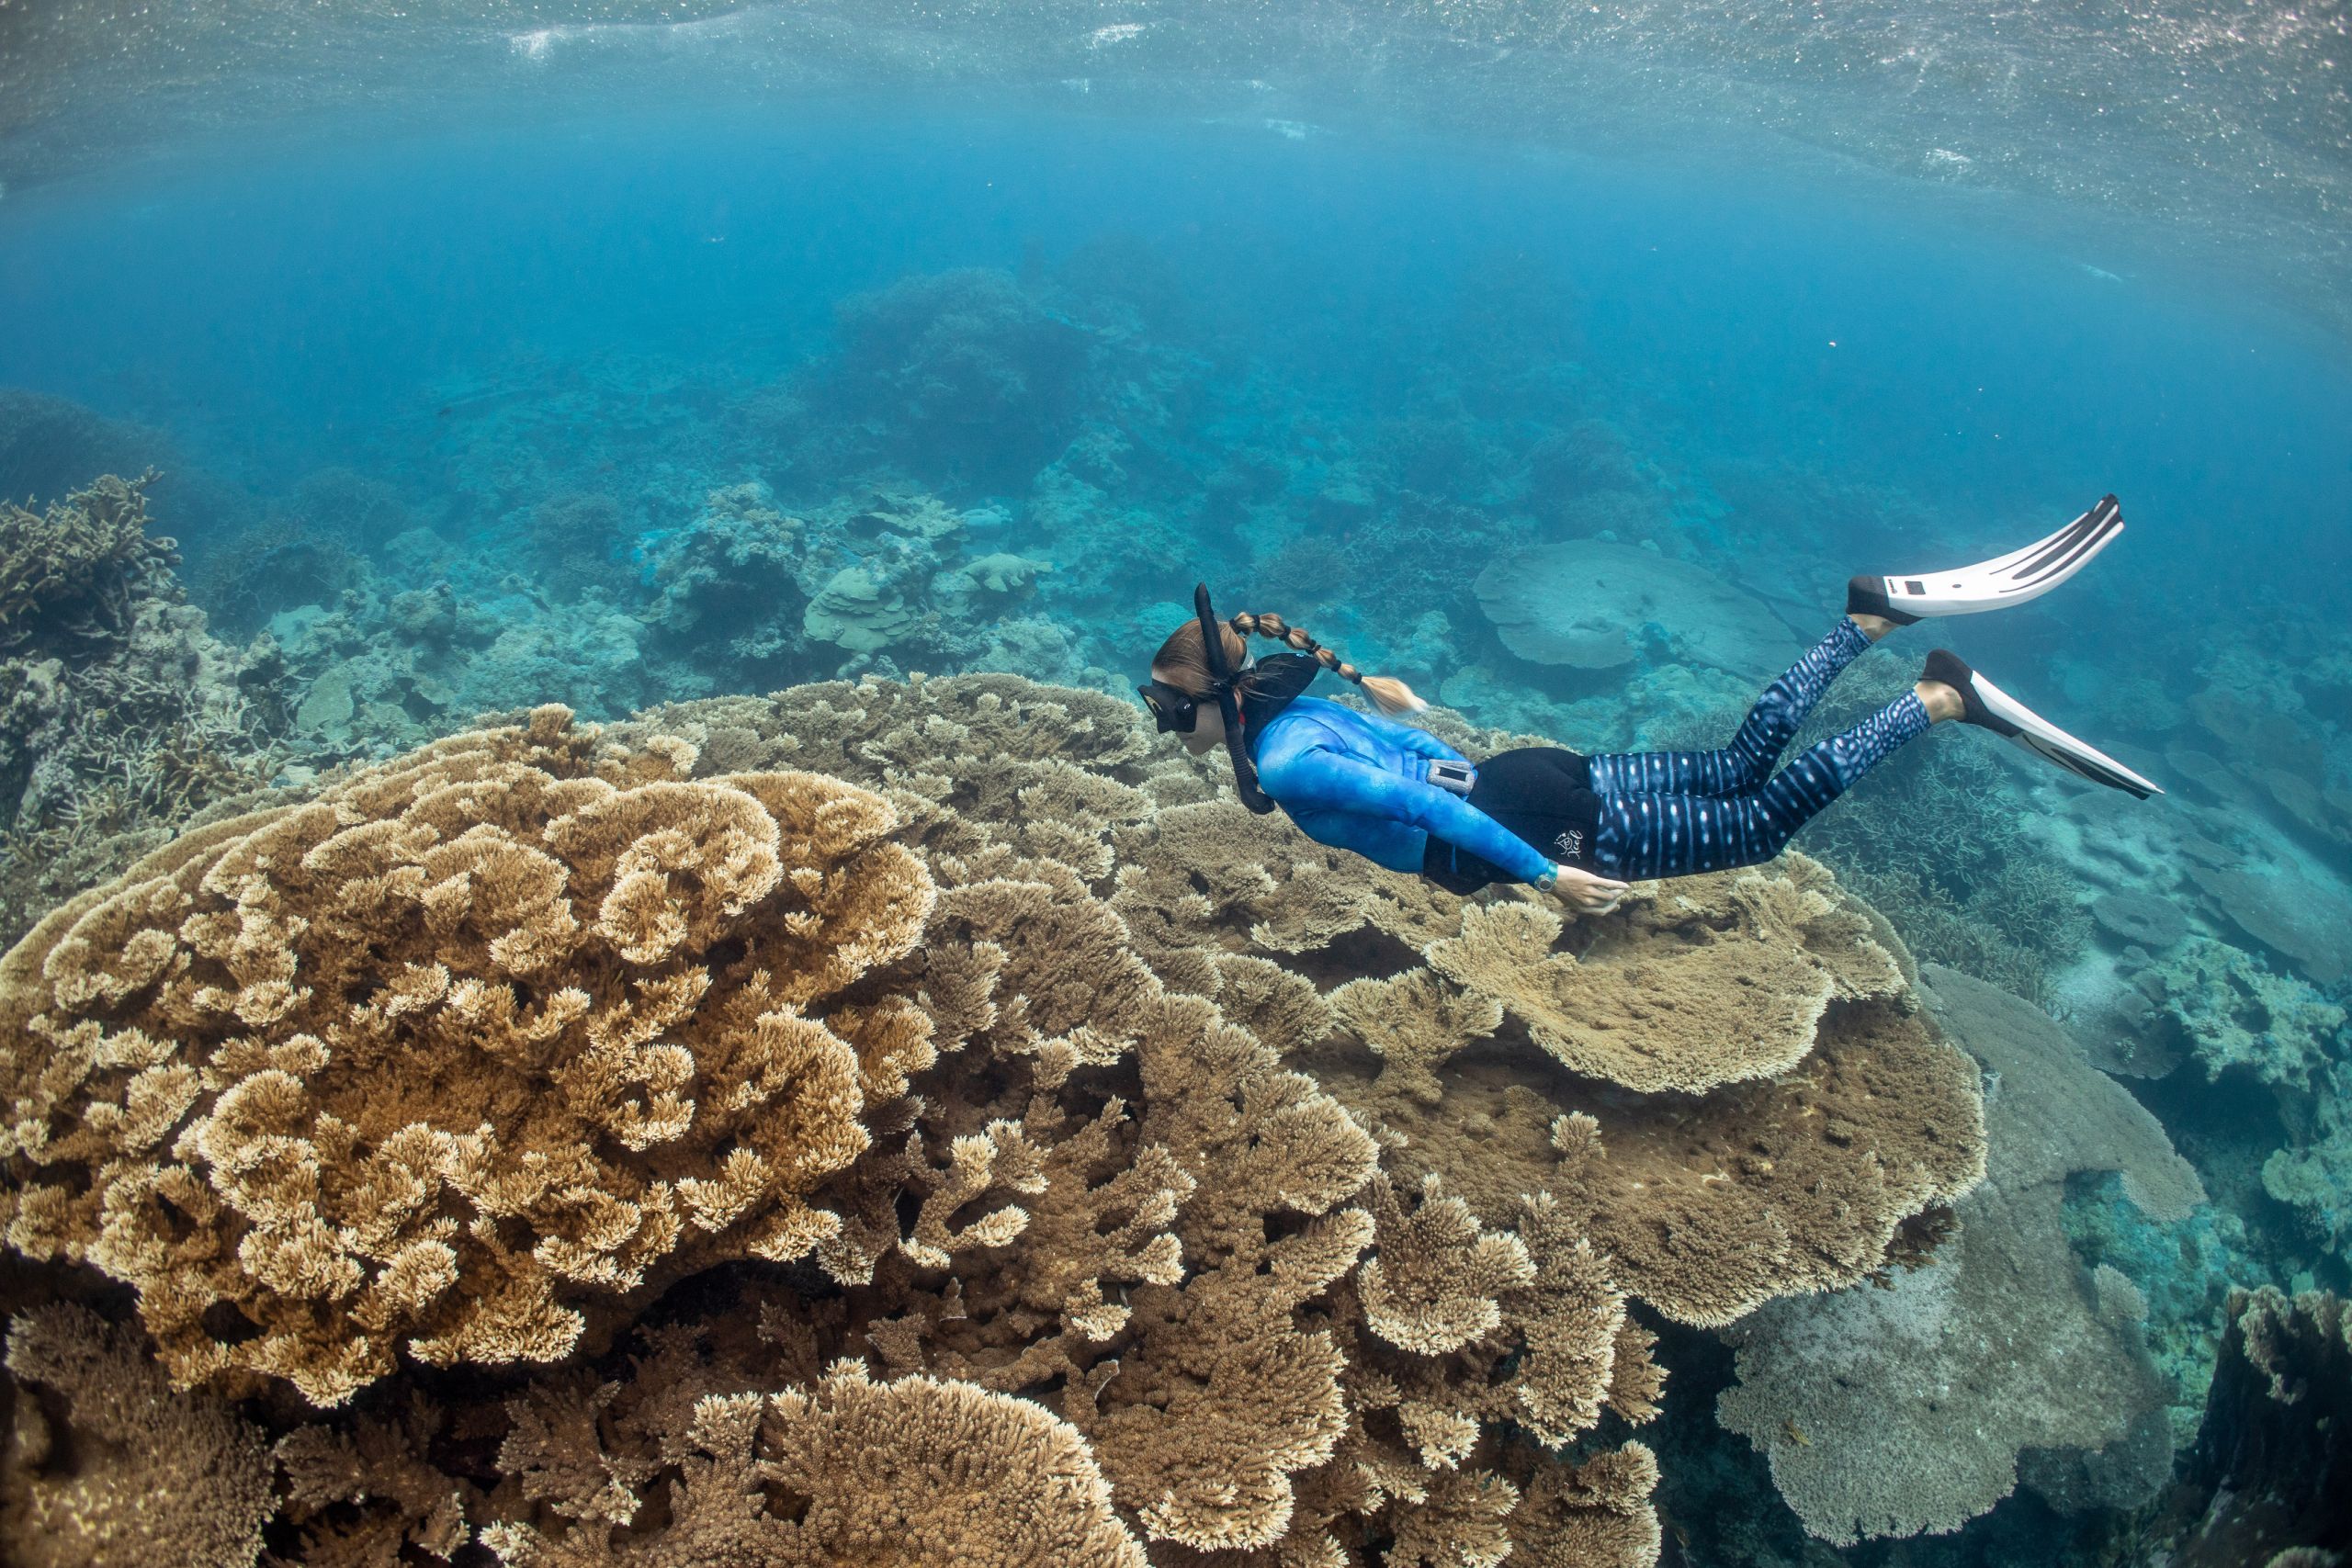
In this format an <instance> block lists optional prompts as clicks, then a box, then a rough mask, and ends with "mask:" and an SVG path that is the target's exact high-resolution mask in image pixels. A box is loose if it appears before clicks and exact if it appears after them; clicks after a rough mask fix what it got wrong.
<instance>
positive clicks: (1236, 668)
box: [1137, 495, 2163, 914]
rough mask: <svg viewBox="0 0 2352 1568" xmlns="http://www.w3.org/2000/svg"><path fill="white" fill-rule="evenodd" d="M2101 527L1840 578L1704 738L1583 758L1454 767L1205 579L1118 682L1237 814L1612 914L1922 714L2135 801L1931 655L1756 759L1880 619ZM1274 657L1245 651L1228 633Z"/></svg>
mask: <svg viewBox="0 0 2352 1568" xmlns="http://www.w3.org/2000/svg"><path fill="white" fill-rule="evenodd" d="M2122 531H2123V516H2122V512H2121V509H2120V507H2119V506H2118V504H2117V502H2116V500H2115V497H2113V496H2111V495H2110V496H2108V497H2107V498H2105V499H2104V500H2102V501H2101V502H2099V503H2098V505H2097V506H2094V507H2092V508H2091V509H2090V510H2089V511H2088V512H2086V513H2083V514H2082V515H2081V516H2080V517H2077V518H2075V521H2074V522H2072V523H2070V524H2068V525H2066V526H2065V527H2064V528H2061V529H2060V530H2058V532H2056V533H2054V534H2052V535H2051V536H2049V537H2048V538H2046V539H2041V540H2037V541H2036V542H2035V543H2033V544H2031V545H2029V546H2027V547H2025V548H2023V549H2021V550H2014V551H2012V552H2010V553H2009V554H2007V555H2006V556H2002V557H1999V558H1996V559H1994V560H1989V561H1983V562H1979V563H1978V564H1977V565H1975V566H1970V567H1962V568H1960V569H1959V570H1952V571H1943V572H1922V573H1919V574H1917V575H1914V576H1906V577H1857V578H1855V579H1853V580H1852V581H1850V582H1849V583H1848V584H1847V590H1846V615H1845V618H1843V619H1842V620H1840V621H1839V622H1838V626H1837V628H1836V629H1835V630H1833V631H1832V632H1830V634H1829V635H1828V636H1827V637H1824V638H1822V640H1821V641H1820V642H1819V643H1818V644H1817V645H1815V648H1814V649H1812V651H1810V652H1808V653H1807V654H1805V655H1804V658H1802V659H1800V660H1797V662H1796V663H1795V665H1794V666H1793V667H1792V668H1791V669H1790V671H1788V673H1786V674H1785V675H1782V676H1781V678H1780V679H1779V680H1777V681H1775V682H1772V683H1771V684H1770V686H1768V687H1766V688H1765V690H1764V694H1763V695H1762V696H1760V697H1758V699H1757V701H1756V705H1755V707H1754V708H1753V709H1751V710H1750V711H1749V713H1748V715H1747V722H1746V723H1744V724H1742V725H1741V726H1740V727H1739V733H1738V734H1737V735H1736V736H1734V737H1733V738H1732V741H1731V744H1730V745H1728V746H1725V747H1724V748H1723V749H1721V750H1714V751H1642V752H1626V753H1620V754H1613V755H1604V756H1597V757H1587V756H1583V755H1580V754H1579V753H1577V752H1575V751H1570V750H1564V749H1561V748H1558V747H1551V746H1535V747H1527V748H1523V749H1521V750H1514V751H1505V752H1502V753H1500V754H1499V755H1497V756H1493V757H1489V758H1487V760H1486V761H1483V762H1479V763H1476V764H1475V765H1474V764H1472V763H1471V762H1470V761H1468V760H1467V759H1465V758H1464V757H1463V755H1462V754H1461V753H1460V752H1458V751H1456V750H1453V747H1451V746H1448V745H1447V744H1446V743H1445V742H1444V741H1442V740H1440V739H1438V738H1437V737H1436V736H1434V735H1431V734H1430V733H1429V732H1428V731H1426V730H1420V729H1415V728H1411V727H1409V726H1408V725H1403V724H1398V723H1397V722H1396V721H1395V719H1394V717H1392V716H1393V715H1397V714H1402V713H1411V712H1416V711H1419V709H1421V708H1423V707H1426V706H1427V704H1426V703H1424V702H1422V701H1421V699H1420V698H1419V697H1417V696H1415V695H1414V694H1413V692H1412V689H1411V688H1410V687H1408V686H1407V685H1406V684H1405V683H1404V682H1401V681H1395V680H1388V679H1385V678H1383V677H1379V676H1368V675H1365V674H1363V672H1362V671H1358V670H1357V669H1356V668H1355V666H1353V665H1352V664H1349V663H1347V662H1345V661H1344V660H1341V659H1340V657H1339V656H1338V655H1337V654H1335V653H1333V652H1332V651H1331V650H1330V649H1327V648H1324V647H1321V646H1320V645H1318V644H1317V642H1316V641H1315V639H1314V638H1313V637H1308V636H1307V635H1306V632H1304V631H1302V630H1300V629H1299V628H1297V627H1295V626H1289V625H1287V624H1286V623H1284V621H1283V618H1282V617H1281V616H1279V615H1236V616H1234V617H1233V618H1232V619H1230V620H1228V621H1226V622H1223V623H1219V622H1218V621H1217V619H1216V616H1215V615H1214V614H1213V613H1212V612H1211V610H1210V608H1209V596H1208V589H1207V587H1206V585H1205V584H1204V585H1203V586H1202V587H1201V588H1199V589H1198V590H1196V591H1195V592H1194V594H1193V608H1194V610H1195V612H1196V615H1195V618H1194V619H1193V620H1192V621H1189V622H1187V623H1185V624H1184V625H1183V626H1180V627H1178V628H1177V629H1176V631H1175V633H1174V634H1173V635H1172V636H1170V637H1169V638H1168V640H1167V641H1166V642H1165V643H1162V644H1161V645H1160V649H1159V653H1158V654H1157V655H1156V656H1154V658H1153V659H1152V661H1151V681H1150V682H1149V684H1148V685H1144V686H1141V687H1138V688H1137V691H1138V692H1139V693H1140V694H1142V696H1143V699H1144V702H1145V703H1146V704H1147V705H1148V706H1149V707H1150V709H1151V711H1152V715H1153V716H1154V717H1155V718H1156V719H1157V720H1158V722H1159V728H1160V730H1161V732H1162V733H1166V732H1168V731H1170V730H1173V731H1175V732H1176V733H1178V734H1180V735H1182V737H1183V740H1184V744H1185V746H1186V747H1187V748H1188V749H1189V750H1192V751H1193V752H1194V753H1196V754H1198V753H1202V752H1205V751H1207V750H1210V749H1211V748H1213V747H1215V746H1216V745H1218V744H1220V743H1222V744H1223V745H1224V746H1225V747H1226V749H1227V752H1228V753H1229V754H1230V755H1231V757H1232V761H1233V771H1234V782H1235V784H1236V787H1237V788H1238V790H1239V791H1240V794H1241V798H1242V800H1243V802H1244V803H1245V804H1247V805H1248V806H1249V807H1250V809H1251V810H1253V811H1259V812H1265V811H1271V810H1272V809H1273V808H1274V807H1277V806H1279V807H1282V808H1283V811H1284V812H1285V813H1286V814H1287V815H1288V816H1289V817H1290V818H1291V820H1292V821H1294V822H1295V823H1296V824H1298V826H1299V827H1300V828H1301V829H1303V830H1304V831H1305V832H1306V835H1307V836H1308V837H1309V838H1311V839H1314V840H1317V842H1318V843H1324V844H1329V845H1331V846H1332V847H1334V848H1336V849H1344V850H1352V851H1354V852H1357V853H1359V854H1362V855H1364V856H1367V857H1368V858H1370V859H1372V860H1374V861H1375V862H1377V863H1380V864H1382V865H1385V866H1386V867H1388V868H1389V869H1390V870H1392V871H1403V872H1418V873H1420V874H1423V875H1426V876H1428V877H1429V878H1430V880H1432V881H1434V882H1436V883H1437V884H1439V885H1440V886H1443V887H1447V888H1450V889H1452V890H1453V891H1454V892H1457V893H1468V892H1472V891H1475V890H1476V889H1477V888H1479V887H1482V886H1486V885H1487V884H1488V883H1493V882H1524V883H1529V884H1532V886H1536V887H1539V888H1542V889H1543V890H1544V891H1545V892H1548V893H1554V894H1556V895H1557V896H1558V897H1560V898H1561V899H1562V900H1563V901H1565V902H1566V904H1567V905H1568V906H1569V907H1570V908H1573V909H1576V910H1577V911H1579V912H1581V913H1587V914H1600V913H1606V912H1607V911H1608V910H1610V909H1612V908H1616V906H1617V902H1618V900H1619V899H1621V898H1622V897H1624V894H1625V890H1626V886H1627V884H1628V883H1629V882H1630V881H1632V880H1634V879H1635V878H1647V877H1657V876H1674V875H1679V874H1684V873H1688V872H1700V871H1723V870H1725V869H1727V868H1729V867H1732V866H1739V865H1753V864H1755V863H1758V862H1760V861H1766V860H1770V858H1771V857H1772V856H1774V855H1776V854H1778V853H1780V852H1781V849H1782V848H1783V847H1784V846H1785V845H1786V844H1787V843H1788V841H1789V840H1790V839H1791V837H1792V836H1793V835H1794V834H1795V832H1796V830H1797V829H1799V828H1801V827H1803V826H1804V823H1805V822H1806V821H1807V820H1808V819H1809V818H1812V817H1813V816H1814V814H1815V813H1816V812H1818V811H1819V810H1821V808H1822V807H1826V806H1827V805H1828V804H1829V803H1830V802H1831V801H1833V800H1835V799H1837V798H1838V795H1842V794H1844V793H1845V791H1846V790H1847V789H1848V788H1849V787H1850V786H1851V785H1852V784H1853V783H1854V781H1855V780H1856V779H1858V778H1860V777H1861V775H1862V774H1863V773H1867V772H1869V771H1870V769H1871V767H1872V766H1873V765H1874V764H1876V763H1877V762H1879V761H1881V760H1883V758H1885V757H1887V756H1889V755H1891V754H1893V752H1894V750H1896V749H1897V748H1898V747H1900V746H1901V745H1902V744H1903V743H1904V742H1905V741H1906V740H1908V739H1911V738H1912V737H1913V736H1915V735H1917V734H1919V733H1920V732H1921V731H1922V730H1924V729H1926V728H1928V726H1929V725H1931V724H1935V723H1939V722H1940V721H1943V720H1948V719H1958V720H1960V721H1962V723H1966V724H1973V725H1977V726H1980V727H1982V728H1986V729H1990V730H1993V731H1994V732H1996V734H1999V735H2003V736H2006V737H2007V738H2008V739H2013V740H2015V741H2016V742H2018V744H2019V745H2021V746H2023V747H2025V748H2026V749H2028V750H2031V751H2033V752H2034V753H2036V754H2037V755H2039V756H2041V757H2043V758H2045V759H2047V760H2049V761H2052V762H2055V763H2056V764H2057V765H2059V766H2060V767H2062V768H2064V769H2066V770H2067V771H2068V772H2070V773H2075V774H2078V775H2080V776H2081V777H2083V778H2086V779H2089V780H2091V781H2092V782H2094V783H2097V784H2106V785H2109V787H2111V788H2115V789H2120V790H2127V791H2129V792H2130V793H2131V794H2132V795H2137V796H2139V797H2141V798H2143V799H2145V798H2146V797H2147V796H2148V795H2157V794H2162V793H2163V792H2162V791H2160V790H2158V789H2157V788H2156V786H2155V785H2154V784H2151V783H2149V782H2148V781H2147V780H2146V779H2144V778H2142V777H2141V776H2140V775H2139V774H2138V773H2133V772H2132V771H2131V769H2129V768H2127V767H2125V766H2124V765H2123V764H2122V763H2120V762H2119V761H2115V760H2114V759H2113V758H2111V757H2109V756H2108V755H2106V754H2105V753H2104V752H2101V751H2099V750H2097V749H2096V748H2094V747H2091V746H2088V745H2086V744H2085V743H2084V742H2082V741H2080V740H2077V739H2075V738H2074V737H2073V736H2071V735H2068V734H2067V733H2066V732H2065V731H2064V730H2063V729H2060V728H2057V727H2056V726H2055V725H2053V724H2051V723H2050V722H2049V721H2048V720H2046V719H2043V718H2041V716H2038V715H2036V714H2034V713H2033V712H2032V711H2031V710H2030V709H2029V708H2027V707H2026V706H2025V705H2023V704H2021V703H2019V702H2018V701H2017V700H2016V699H2015V698H2014V697H2011V696H2009V695H2008V694H2007V693H2005V692H2003V691H2002V690H2001V689H2000V688H1999V687H1997V686H1996V685H1994V684H1993V683H1992V682H1990V681H1987V680H1985V677H1984V676H1982V675H1979V674H1977V673H1976V672H1975V671H1973V670H1971V669H1970V668H1969V667H1968V666H1967V665H1966V664H1965V663H1963V662H1962V661H1961V660H1960V658H1959V656H1957V655H1956V654H1952V653H1950V652H1947V651H1946V650H1944V649H1937V650H1936V651H1934V652H1932V653H1930V654H1928V660H1927V667H1926V669H1925V670H1924V671H1922V673H1921V675H1920V679H1919V681H1918V682H1917V684H1915V685H1914V686H1913V687H1912V688H1911V690H1910V691H1908V692H1906V693H1905V694H1903V695H1902V696H1900V697H1897V698H1896V699H1895V700H1894V701H1893V702H1891V703H1889V704H1887V705H1886V706H1885V707H1883V708H1881V709H1880V710H1879V711H1878V712H1877V713H1875V714H1872V715H1871V716H1870V717H1868V718H1865V719H1864V720H1862V721H1861V722H1860V724H1858V725H1856V726H1854V728H1851V729H1849V730H1847V731H1846V732H1845V733H1844V734H1842V735H1837V736H1832V737H1831V738H1830V739H1826V740H1824V741H1822V742H1820V743H1819V744H1818V745H1816V746H1814V747H1812V748H1810V749H1809V750H1806V751H1804V753H1803V754H1801V755H1800V756H1799V757H1797V759H1796V760H1795V761H1792V762H1791V763H1790V764H1789V765H1788V766H1787V767H1785V768H1782V769H1781V771H1780V772H1779V773H1773V772H1772V764H1773V763H1774V761H1777V760H1778V758H1779V757H1780V754H1781V750H1782V749H1783V748H1785V747H1786V746H1787V745H1788V743H1789V740H1790V738H1791V737H1792V736H1794V735H1795V734H1796V732H1797V729H1798V728H1799V727H1800V726H1801V725H1803V724H1804V719H1805V716H1806V715H1807V714H1808V713H1810V712H1811V711H1812V709H1813V705H1814V704H1815V702H1817V701H1819V700H1820V698H1821V694H1823V693H1824V692H1826V691H1827V690H1828V689H1829V682H1831V681H1833V680H1835V679H1836V678H1837V676H1838V671H1841V670H1843V669H1845V668H1846V666H1847V665H1849V664H1850V663H1852V662H1853V661H1854V660H1855V659H1856V658H1858V657H1859V656H1860V654H1861V653H1862V652H1863V651H1864V650H1865V649H1868V648H1869V647H1870V646H1871V644H1872V643H1873V642H1876V641H1877V640H1878V639H1879V638H1881V637H1884V636H1885V635H1886V634H1887V633H1888V632H1890V631H1893V630H1894V628H1895V627H1896V626H1908V625H1910V624H1911V623H1912V622H1914V621H1917V620H1921V619H1924V618H1926V617H1928V616H1936V615H1973V614H1975V613H1977V612H1979V611H1985V610H1996V609H2000V608H2002V607H2004V606H2006V605H2009V604H2023V603H2024V602H2025V601H2026V600H2029V599H2032V598H2036V597H2038V596H2040V595H2041V594H2043V593H2046V592H2049V591H2050V590H2051V589H2052V588H2055V587H2057V586H2058V584H2060V583H2062V582H2064V581H2066V579H2068V578H2069V577H2072V576H2073V575H2074V574H2075V572H2077V571H2079V570H2082V568H2083V567H2084V566H2085V565H2086V563H2087V562H2088V561H2089V560H2090V559H2091V558H2092V557H2093V556H2096V555H2097V554H2098V552H2099V551H2100V550H2102V549H2104V548H2106V547H2107V546H2108V545H2109V543H2111V542H2112V541H2113V540H2114V538H2115V537H2116V536H2117V535H2119V534H2120V533H2121V532H2122ZM1252 635H1255V636H1258V637H1272V638H1273V639H1275V640H1277V641H1279V642H1282V643H1283V644H1285V645H1286V646H1288V647H1289V648H1291V649H1295V650H1296V651H1295V652H1293V653H1288V654H1276V655H1272V656H1270V657H1268V658H1265V659H1261V660H1254V661H1252V660H1250V658H1249V643H1248V640H1247V639H1248V638H1249V637H1250V636H1252ZM1322 670H1329V671H1332V672H1334V673H1335V674H1337V675H1339V676H1340V677H1341V678H1342V679H1344V680H1347V681H1350V682H1353V683H1355V684H1356V685H1357V686H1359V687H1361V688H1362V689H1363V693H1364V694H1365V695H1366V696H1368V697H1370V698H1371V699H1372V701H1373V703H1374V705H1375V706H1376V707H1377V708H1378V709H1379V710H1380V711H1379V713H1377V714H1370V713H1363V712H1360V711H1358V710H1357V709H1354V708H1351V707H1346V706H1342V705H1340V704H1338V703H1332V702H1325V701H1322V700H1319V699H1317V698H1314V697H1309V696H1306V695H1305V692H1306V686H1307V683H1308V682H1311V681H1312V680H1313V679H1314V678H1315V676H1316V673H1317V671H1322Z"/></svg>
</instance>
